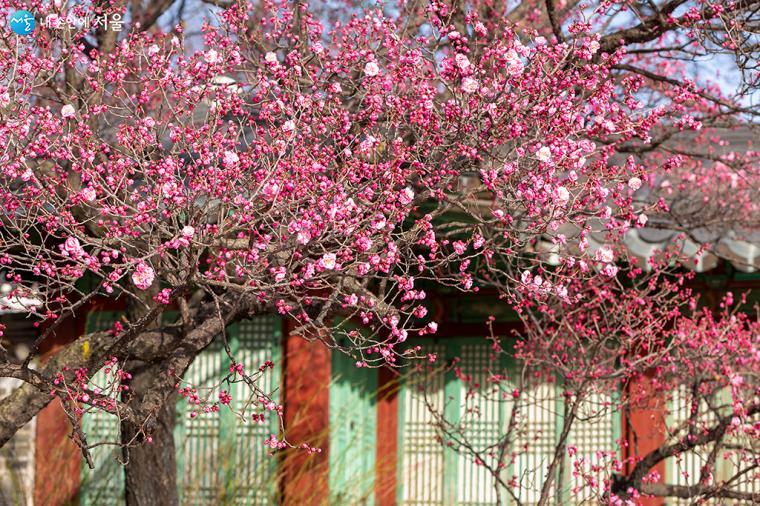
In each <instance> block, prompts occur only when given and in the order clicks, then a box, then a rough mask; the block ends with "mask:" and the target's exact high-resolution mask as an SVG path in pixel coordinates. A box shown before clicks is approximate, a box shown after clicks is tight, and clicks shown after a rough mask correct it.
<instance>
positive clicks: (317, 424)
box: [281, 322, 331, 505]
mask: <svg viewBox="0 0 760 506" xmlns="http://www.w3.org/2000/svg"><path fill="white" fill-rule="evenodd" d="M293 328H294V325H293V322H287V323H286V332H285V366H284V369H283V370H284V392H283V397H284V399H285V404H284V407H285V413H284V415H285V429H286V437H287V439H288V441H290V442H291V443H293V444H297V445H300V444H303V443H306V444H308V445H310V446H315V447H317V448H320V449H321V452H319V453H312V454H309V453H307V452H306V450H302V449H291V450H288V451H286V452H285V455H284V458H283V461H282V464H283V465H282V482H281V483H282V492H283V502H284V504H286V505H291V504H292V505H322V504H327V503H328V501H329V476H330V474H329V473H330V466H329V459H328V455H329V450H330V449H329V442H330V437H329V436H330V374H331V355H330V349H329V348H327V347H326V346H325V345H324V344H322V342H321V341H318V340H317V341H307V340H306V339H303V338H302V337H301V336H298V335H294V334H293V332H292V329H293Z"/></svg>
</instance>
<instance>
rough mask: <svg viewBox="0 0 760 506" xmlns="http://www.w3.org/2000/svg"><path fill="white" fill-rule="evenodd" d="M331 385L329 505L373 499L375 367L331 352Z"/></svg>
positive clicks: (375, 427)
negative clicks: (364, 366)
mask: <svg viewBox="0 0 760 506" xmlns="http://www.w3.org/2000/svg"><path fill="white" fill-rule="evenodd" d="M331 369H332V373H331V375H332V378H331V384H330V454H329V463H330V475H329V476H330V477H329V480H330V496H331V497H330V504H351V505H362V504H363V505H371V504H373V502H374V492H375V489H374V485H375V455H376V443H377V441H376V439H377V409H376V404H377V403H376V399H377V369H374V368H357V367H356V361H355V360H354V359H352V358H351V357H349V356H347V355H345V354H343V353H340V352H338V351H333V353H332V367H331Z"/></svg>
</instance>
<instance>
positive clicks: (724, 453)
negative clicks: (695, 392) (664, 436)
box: [665, 385, 760, 506]
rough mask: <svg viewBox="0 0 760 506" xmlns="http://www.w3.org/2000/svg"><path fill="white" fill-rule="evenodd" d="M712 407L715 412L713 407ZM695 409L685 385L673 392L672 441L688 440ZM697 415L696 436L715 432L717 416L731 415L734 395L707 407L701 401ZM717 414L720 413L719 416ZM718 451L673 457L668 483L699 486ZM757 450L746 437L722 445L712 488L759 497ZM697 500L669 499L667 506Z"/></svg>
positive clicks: (705, 448)
mask: <svg viewBox="0 0 760 506" xmlns="http://www.w3.org/2000/svg"><path fill="white" fill-rule="evenodd" d="M710 406H712V408H711V407H710ZM694 408H695V406H693V396H692V394H691V393H690V391H689V388H688V387H686V386H684V385H682V386H680V387H679V388H677V389H675V390H674V391H673V394H672V397H671V399H670V410H669V411H670V413H669V417H668V432H669V434H670V440H669V441H668V442H673V441H675V440H677V439H682V438H683V437H687V435H688V431H689V427H690V424H689V418H690V415H691V413H692V410H693V409H694ZM696 409H697V413H698V417H697V418H698V420H699V421H698V422H697V423H698V425H697V426H696V429H697V433H700V429H703V428H712V427H714V426H715V424H716V423H717V422H718V414H719V415H720V416H721V417H723V416H726V415H727V414H728V413H730V412H731V394H730V392H728V391H726V390H723V391H720V392H718V393H716V394H715V395H714V396H712V397H711V398H710V403H709V404H708V403H707V401H706V400H705V399H700V402H699V406H696ZM716 410H717V413H718V414H716ZM752 445H755V450H753V451H750V452H749V457H748V456H747V454H746V452H745V453H743V452H740V451H737V450H736V448H737V447H738V448H751V447H752ZM714 450H715V444H714V443H710V444H708V445H702V446H699V447H697V448H695V449H693V450H691V451H688V452H684V453H682V454H680V455H677V456H675V457H671V458H669V459H668V460H667V462H666V471H665V481H666V483H669V484H674V485H681V486H696V485H699V481H700V476H701V474H702V468H703V467H704V466H705V464H707V463H708V461H709V459H710V454H711V453H712V452H713V451H714ZM757 450H758V442H757V441H748V440H747V438H746V436H744V437H741V436H728V437H726V438H724V439H723V441H722V442H721V447H720V448H718V450H717V453H716V456H715V460H714V466H713V468H712V472H711V475H712V476H711V479H710V481H709V483H710V484H713V485H723V486H725V487H726V489H729V490H733V491H736V492H747V493H756V494H757V493H760V470H758V467H757V465H758V464H757V461H756V455H757ZM693 502H694V499H678V498H668V499H667V500H666V506H681V505H687V504H692V503H693ZM702 504H707V505H737V506H738V505H740V504H746V501H745V500H740V499H724V498H720V499H707V500H706V501H705V502H704V503H702Z"/></svg>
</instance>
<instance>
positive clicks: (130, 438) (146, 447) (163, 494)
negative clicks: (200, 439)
mask: <svg viewBox="0 0 760 506" xmlns="http://www.w3.org/2000/svg"><path fill="white" fill-rule="evenodd" d="M156 292H157V288H156V285H155V283H154V286H153V287H151V289H150V290H149V291H147V292H143V293H142V294H141V295H143V297H144V300H143V303H142V304H141V303H138V302H137V301H130V302H128V303H127V318H129V320H130V321H133V322H135V321H138V320H140V319H141V318H143V317H145V316H146V313H147V308H148V307H150V303H151V297H152V296H154V295H155V293H156ZM159 323H160V317H159V318H158V319H157V320H156V321H155V322H154V323H153V325H155V326H158V325H159ZM169 368H170V366H169V365H168V363H167V361H166V360H158V361H155V362H144V361H142V360H136V359H135V360H130V361H127V363H126V365H125V369H126V370H127V371H129V373H130V374H131V375H132V379H131V380H130V381H129V390H128V391H126V392H124V395H125V400H126V399H128V400H129V405H130V406H131V407H132V408H133V409H134V410H135V412H137V413H140V412H142V413H143V414H147V413H149V414H150V416H151V420H150V421H149V425H150V428H149V429H148V430H147V431H146V433H145V434H141V432H140V429H141V427H140V426H138V425H136V424H134V423H132V422H129V421H126V420H124V421H122V423H121V440H122V443H123V444H124V446H123V452H124V460H125V462H126V466H125V468H124V495H125V500H126V504H127V506H153V505H156V506H177V505H178V504H179V496H178V493H177V461H176V457H175V448H174V422H175V416H176V404H177V395H178V394H177V392H176V391H174V392H172V391H167V392H161V394H162V395H161V397H164V396H165V397H164V399H165V400H164V402H162V403H161V404H160V407H158V409H156V410H153V411H148V412H146V411H145V408H146V402H144V399H145V397H146V395H148V393H149V392H150V391H151V389H156V388H162V386H159V384H156V378H159V377H163V376H165V375H166V374H167V373H168V370H169ZM163 388H164V389H165V388H167V386H166V385H163ZM153 417H155V418H153ZM146 438H149V439H148V440H147V441H146V440H145V439H146Z"/></svg>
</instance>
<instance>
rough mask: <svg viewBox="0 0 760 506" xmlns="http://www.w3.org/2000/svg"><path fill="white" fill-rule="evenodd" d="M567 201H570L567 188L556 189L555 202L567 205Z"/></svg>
mask: <svg viewBox="0 0 760 506" xmlns="http://www.w3.org/2000/svg"><path fill="white" fill-rule="evenodd" d="M568 200H570V192H569V191H567V188H565V187H564V186H559V187H557V201H558V202H559V203H560V204H567V201H568Z"/></svg>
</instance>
